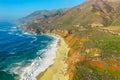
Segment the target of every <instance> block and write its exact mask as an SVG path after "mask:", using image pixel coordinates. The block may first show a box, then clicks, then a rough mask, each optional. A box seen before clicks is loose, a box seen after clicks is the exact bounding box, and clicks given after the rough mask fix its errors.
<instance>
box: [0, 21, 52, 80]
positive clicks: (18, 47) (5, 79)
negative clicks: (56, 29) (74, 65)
mask: <svg viewBox="0 0 120 80" xmlns="http://www.w3.org/2000/svg"><path fill="white" fill-rule="evenodd" d="M53 40H54V38H53V37H50V36H47V35H42V34H32V33H31V32H29V31H24V30H23V29H21V28H20V27H19V25H17V24H16V23H13V22H0V80H15V79H16V80H17V79H18V80H19V78H20V75H21V74H22V72H23V71H24V68H25V67H27V66H29V65H31V63H32V62H33V61H34V60H35V59H36V57H38V56H39V58H41V59H42V58H43V57H44V56H43V55H42V54H43V53H42V52H40V50H41V51H42V50H44V49H45V48H46V47H47V46H48V45H49V44H50V43H51V42H52V41H53ZM38 52H39V53H38Z"/></svg>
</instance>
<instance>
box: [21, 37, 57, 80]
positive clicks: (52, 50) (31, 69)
mask: <svg viewBox="0 0 120 80" xmlns="http://www.w3.org/2000/svg"><path fill="white" fill-rule="evenodd" d="M54 38H55V40H54V41H53V42H52V43H51V44H50V45H49V46H48V47H47V48H46V49H44V51H43V54H42V56H43V58H41V57H40V56H38V57H37V58H36V59H35V60H34V61H33V62H32V64H31V65H30V66H28V67H26V68H24V72H23V73H22V75H21V79H20V80H36V77H37V75H39V74H40V73H41V72H44V71H45V70H46V69H47V68H48V67H49V66H50V65H52V64H53V63H54V60H55V58H56V52H57V49H58V42H59V38H57V37H54ZM39 53H40V54H41V51H39V52H38V54H39Z"/></svg>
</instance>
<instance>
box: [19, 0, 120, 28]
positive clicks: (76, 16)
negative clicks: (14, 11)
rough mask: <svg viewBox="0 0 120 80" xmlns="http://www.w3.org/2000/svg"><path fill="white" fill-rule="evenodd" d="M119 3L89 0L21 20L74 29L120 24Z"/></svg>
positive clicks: (39, 12) (45, 25)
mask: <svg viewBox="0 0 120 80" xmlns="http://www.w3.org/2000/svg"><path fill="white" fill-rule="evenodd" d="M119 4H120V1H119V0H87V1H86V2H85V3H83V4H82V5H78V6H76V7H73V8H71V9H69V10H67V9H61V10H51V11H47V10H43V11H36V12H34V13H32V14H31V15H29V16H27V17H25V18H22V19H20V21H21V22H34V23H37V24H38V25H41V27H42V28H46V27H47V28H49V27H50V28H52V27H54V28H55V27H56V26H57V28H61V27H63V26H64V28H67V29H73V28H74V27H81V26H84V27H85V26H91V27H96V26H103V27H106V26H120V22H119V21H120V11H119V10H120V5H119ZM34 23H33V24H34ZM65 26H66V27H65Z"/></svg>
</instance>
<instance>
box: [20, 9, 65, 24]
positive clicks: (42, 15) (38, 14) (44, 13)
mask: <svg viewBox="0 0 120 80" xmlns="http://www.w3.org/2000/svg"><path fill="white" fill-rule="evenodd" d="M66 10H67V9H66V8H64V9H54V10H40V11H35V12H33V13H32V14H30V15H28V16H26V17H23V18H21V19H19V20H18V21H19V22H22V23H31V22H34V21H35V20H38V21H43V20H45V19H48V18H50V17H54V16H56V15H60V14H62V13H63V12H65V11H66Z"/></svg>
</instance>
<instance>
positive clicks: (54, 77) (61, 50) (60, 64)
mask: <svg viewBox="0 0 120 80" xmlns="http://www.w3.org/2000/svg"><path fill="white" fill-rule="evenodd" d="M59 38H60V43H59V47H58V50H57V53H56V59H55V61H54V63H53V64H52V65H51V66H50V67H49V68H48V69H47V70H46V71H44V72H43V73H40V74H39V75H38V76H37V77H36V78H37V80H67V77H66V72H67V64H66V63H65V61H64V59H65V58H66V57H67V53H68V51H69V48H68V45H67V44H66V43H65V41H64V39H63V38H61V37H59Z"/></svg>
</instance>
